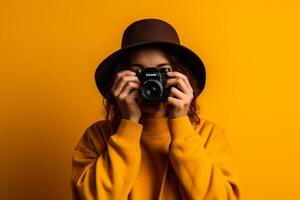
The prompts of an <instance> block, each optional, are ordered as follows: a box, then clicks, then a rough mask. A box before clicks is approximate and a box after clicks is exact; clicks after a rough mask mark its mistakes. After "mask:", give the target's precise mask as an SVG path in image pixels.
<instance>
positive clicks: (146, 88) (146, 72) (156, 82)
mask: <svg viewBox="0 0 300 200" xmlns="http://www.w3.org/2000/svg"><path fill="white" fill-rule="evenodd" d="M134 71H135V72H136V74H137V76H138V78H139V80H140V82H141V87H140V91H139V92H140V94H141V97H142V99H143V100H144V102H146V103H158V102H163V101H165V100H166V99H167V97H168V95H169V92H170V90H169V88H165V87H164V85H165V82H166V81H167V80H168V79H169V76H168V75H167V73H168V72H169V71H170V68H164V67H162V68H156V67H147V68H140V69H136V70H134Z"/></svg>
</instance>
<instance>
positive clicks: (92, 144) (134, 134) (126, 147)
mask: <svg viewBox="0 0 300 200" xmlns="http://www.w3.org/2000/svg"><path fill="white" fill-rule="evenodd" d="M142 127H143V126H142V125H141V124H139V123H135V122H132V121H130V120H126V119H122V120H121V122H120V125H119V127H118V130H117V131H116V133H115V134H113V135H111V136H110V137H109V140H108V142H107V145H105V144H104V141H100V142H99V141H95V138H101V137H99V134H103V133H102V132H101V131H98V132H96V134H97V136H95V135H96V134H95V130H93V128H88V129H87V130H86V131H85V133H84V134H83V136H82V137H81V139H80V141H79V143H78V144H77V146H76V147H75V150H74V152H73V156H72V181H71V184H72V199H73V200H80V199H82V200H83V199H84V200H99V199H100V200H108V199H109V200H114V199H116V200H122V199H124V200H125V199H127V198H128V194H129V192H130V190H131V187H132V185H133V183H134V180H135V178H136V176H137V173H138V169H139V166H140V161H141V149H140V136H141V132H142ZM102 131H103V130H102ZM98 140H99V139H98ZM99 149H102V150H100V151H99Z"/></svg>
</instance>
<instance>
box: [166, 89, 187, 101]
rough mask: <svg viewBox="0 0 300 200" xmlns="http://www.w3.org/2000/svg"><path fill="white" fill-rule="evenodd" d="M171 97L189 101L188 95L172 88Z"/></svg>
mask: <svg viewBox="0 0 300 200" xmlns="http://www.w3.org/2000/svg"><path fill="white" fill-rule="evenodd" d="M169 96H171V97H176V98H178V99H181V100H187V98H186V95H185V94H184V93H183V92H181V91H180V90H178V89H177V88H175V87H171V89H170V95H169Z"/></svg>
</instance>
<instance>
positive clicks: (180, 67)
mask: <svg viewBox="0 0 300 200" xmlns="http://www.w3.org/2000/svg"><path fill="white" fill-rule="evenodd" d="M144 46H146V45H144ZM148 46H149V45H148ZM151 47H156V48H158V49H160V50H161V51H162V52H163V53H164V55H165V56H166V58H167V59H168V60H169V62H170V64H171V66H172V69H173V70H174V71H178V72H180V73H183V74H185V75H186V76H187V77H188V79H189V81H190V83H191V86H192V88H193V93H194V98H193V100H192V102H191V104H190V108H189V111H188V114H187V115H188V117H189V119H190V121H191V123H192V124H193V125H194V126H197V125H199V124H200V117H199V116H198V112H199V109H200V108H199V105H198V104H197V101H196V95H195V94H196V93H198V92H196V91H198V87H197V85H196V81H195V79H194V77H193V76H192V74H191V72H190V70H189V69H188V68H187V66H185V64H184V62H183V61H182V60H181V59H180V56H176V55H175V54H174V53H172V52H171V51H169V49H166V48H164V47H163V46H156V45H151ZM137 49H139V47H137V48H133V49H131V50H130V51H128V52H127V53H126V55H125V56H123V57H122V58H123V59H120V60H119V61H118V62H117V63H116V66H115V67H116V70H115V72H114V77H115V76H116V74H117V73H118V72H119V71H121V70H124V69H128V65H129V63H130V59H131V54H132V53H133V52H134V51H135V50H137ZM114 77H112V78H113V79H112V80H114ZM112 84H113V81H111V82H110V85H109V86H108V87H109V88H111V86H112ZM103 106H104V108H105V120H107V121H109V122H110V123H109V128H110V132H111V134H113V133H115V132H116V131H117V128H118V126H119V123H120V121H121V119H122V113H121V110H120V108H119V106H118V103H117V101H116V100H115V97H114V96H113V94H112V93H111V92H110V90H108V92H107V98H106V99H105V98H103Z"/></svg>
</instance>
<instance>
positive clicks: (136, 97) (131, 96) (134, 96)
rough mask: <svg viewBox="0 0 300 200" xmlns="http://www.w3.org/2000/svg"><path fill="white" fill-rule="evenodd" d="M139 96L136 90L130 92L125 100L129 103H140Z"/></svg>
mask: <svg viewBox="0 0 300 200" xmlns="http://www.w3.org/2000/svg"><path fill="white" fill-rule="evenodd" d="M139 94H140V93H139V91H138V90H132V91H131V92H130V93H129V94H128V96H127V98H128V100H130V101H132V100H136V101H137V102H140V101H141V97H140V95H139Z"/></svg>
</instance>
